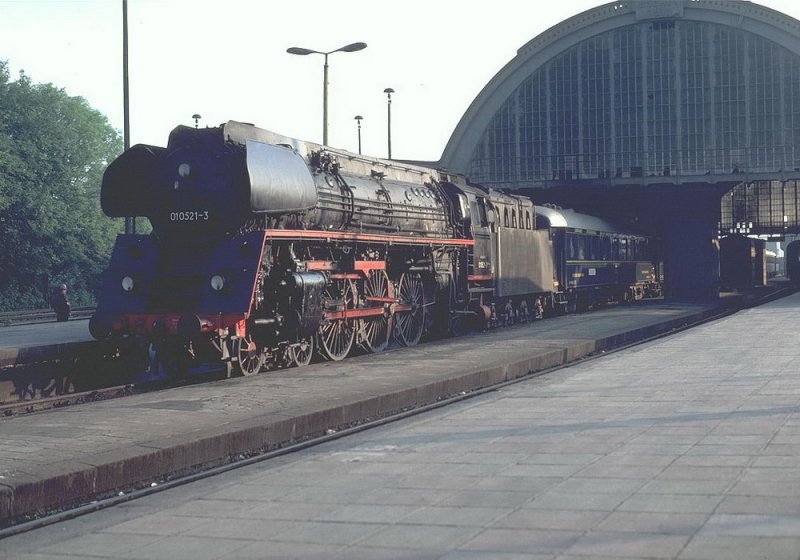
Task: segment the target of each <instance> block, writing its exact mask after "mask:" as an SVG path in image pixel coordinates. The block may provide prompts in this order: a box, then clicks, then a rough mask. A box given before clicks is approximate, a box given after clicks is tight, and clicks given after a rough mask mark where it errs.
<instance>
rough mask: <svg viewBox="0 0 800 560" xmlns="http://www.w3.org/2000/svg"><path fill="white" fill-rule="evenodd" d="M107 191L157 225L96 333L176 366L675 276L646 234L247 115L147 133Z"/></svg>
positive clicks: (132, 251)
mask: <svg viewBox="0 0 800 560" xmlns="http://www.w3.org/2000/svg"><path fill="white" fill-rule="evenodd" d="M101 204H102V208H103V211H104V212H105V213H106V214H107V215H108V216H111V217H124V216H144V217H147V218H148V220H149V222H150V224H151V226H152V232H151V233H150V234H148V235H142V234H122V235H120V236H119V237H118V238H117V241H116V244H115V246H114V250H113V253H112V256H111V261H110V264H109V268H108V270H107V272H106V276H105V281H104V285H103V288H102V291H101V294H100V297H99V298H98V306H97V312H96V314H95V315H94V317H93V318H92V320H91V321H90V331H91V333H92V335H93V336H94V337H95V338H97V339H100V340H112V341H122V340H127V341H138V342H139V344H138V348H140V350H141V351H142V352H143V353H145V354H146V356H147V358H146V359H147V367H148V368H153V369H156V370H164V371H166V372H170V373H174V372H176V371H183V370H185V369H186V368H190V367H192V365H193V364H199V363H208V362H220V361H221V362H222V363H223V364H224V365H225V366H226V368H227V371H228V373H229V375H230V374H233V373H241V374H244V375H249V374H253V373H256V372H258V371H259V370H261V369H262V368H264V367H265V366H267V367H276V366H290V365H296V366H302V365H304V364H307V363H309V362H310V361H311V359H312V358H313V357H314V356H321V357H323V358H324V359H328V360H341V359H343V358H345V357H346V356H348V355H349V354H351V353H352V352H354V351H363V352H380V351H382V350H384V349H385V348H386V347H387V345H388V344H389V343H390V341H391V340H392V339H394V340H396V341H398V342H399V343H400V344H403V345H406V346H411V345H415V344H417V343H418V342H419V341H420V339H422V338H423V337H424V336H426V335H431V336H432V335H436V334H438V335H445V334H447V333H451V334H457V333H459V332H461V331H463V330H464V329H468V328H473V327H476V326H486V325H490V324H493V323H498V322H506V323H509V322H516V321H527V320H530V319H532V318H533V317H534V316H536V315H537V312H538V311H539V310H542V311H544V313H545V314H547V313H554V312H556V311H559V310H573V309H576V308H579V307H588V306H590V305H594V304H597V303H602V302H606V301H609V300H626V299H639V298H642V297H648V296H653V295H657V294H658V293H659V290H660V284H659V278H658V265H657V259H655V258H654V252H653V251H654V244H653V240H652V239H650V238H648V237H646V236H643V235H636V234H631V233H623V232H620V231H618V229H617V228H615V227H614V226H613V225H611V224H608V223H606V222H604V221H602V220H600V219H598V218H594V217H591V216H587V215H585V214H579V213H577V212H573V211H566V210H560V209H557V208H547V207H541V206H534V204H533V202H532V201H531V200H530V199H527V198H524V197H519V196H514V195H511V194H506V193H503V192H500V191H495V190H491V189H484V188H481V187H479V186H475V185H471V184H468V182H467V181H465V180H464V179H463V178H461V177H457V176H453V175H450V174H448V173H445V172H439V171H435V170H431V169H426V168H423V167H418V166H414V165H407V164H401V163H397V162H390V161H384V160H379V159H375V158H369V157H364V156H360V155H355V154H352V153H348V152H345V151H341V150H335V149H332V148H329V147H326V146H319V145H315V144H310V143H305V142H301V141H298V140H294V139H290V138H286V137H283V136H279V135H277V134H274V133H271V132H269V131H266V130H263V129H259V128H256V127H254V126H252V125H250V124H244V123H239V122H233V121H230V122H228V123H226V124H224V125H221V126H220V127H216V128H205V129H198V128H190V127H184V126H179V127H178V128H176V129H175V130H173V131H172V133H171V134H170V137H169V142H168V144H167V147H166V148H162V147H156V146H148V145H136V146H134V147H132V148H130V149H129V150H127V151H126V152H125V153H123V154H122V155H121V156H120V157H119V158H117V159H116V160H115V161H113V162H112V163H111V164H110V165H109V167H108V169H107V170H106V172H105V174H104V176H103V182H102V186H101Z"/></svg>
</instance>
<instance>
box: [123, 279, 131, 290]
mask: <svg viewBox="0 0 800 560" xmlns="http://www.w3.org/2000/svg"><path fill="white" fill-rule="evenodd" d="M122 289H123V290H125V291H126V292H132V291H133V278H131V277H130V276H126V277H125V278H123V279H122Z"/></svg>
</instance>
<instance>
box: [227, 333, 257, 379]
mask: <svg viewBox="0 0 800 560" xmlns="http://www.w3.org/2000/svg"><path fill="white" fill-rule="evenodd" d="M234 350H235V352H234V355H235V356H236V358H237V359H238V361H237V363H238V364H239V371H241V372H242V375H254V374H256V373H258V372H259V371H261V368H262V367H263V366H264V353H263V352H262V351H261V350H260V349H259V348H258V345H257V344H256V343H255V342H254V341H253V339H252V337H250V336H248V337H247V338H237V339H236V341H235V342H234Z"/></svg>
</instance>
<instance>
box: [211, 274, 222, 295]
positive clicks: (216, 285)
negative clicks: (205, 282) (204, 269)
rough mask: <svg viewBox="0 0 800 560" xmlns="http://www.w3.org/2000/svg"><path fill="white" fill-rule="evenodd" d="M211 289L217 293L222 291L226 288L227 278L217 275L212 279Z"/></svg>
mask: <svg viewBox="0 0 800 560" xmlns="http://www.w3.org/2000/svg"><path fill="white" fill-rule="evenodd" d="M211 287H212V288H213V289H214V290H216V291H217V292H220V291H222V288H224V287H225V277H224V276H222V275H220V274H215V275H214V276H212V277H211Z"/></svg>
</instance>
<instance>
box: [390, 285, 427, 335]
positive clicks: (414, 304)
mask: <svg viewBox="0 0 800 560" xmlns="http://www.w3.org/2000/svg"><path fill="white" fill-rule="evenodd" d="M397 299H398V306H400V307H402V308H405V309H402V310H398V311H397V312H396V313H395V329H394V331H395V336H396V337H397V339H398V340H399V341H400V342H401V343H402V344H404V345H405V346H414V345H415V344H417V343H418V342H419V339H420V338H421V337H422V331H423V330H424V329H425V313H426V307H425V291H424V289H423V285H422V277H421V276H420V275H419V274H417V273H410V272H406V273H404V274H403V275H402V276H401V277H400V284H399V286H398V289H397Z"/></svg>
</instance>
